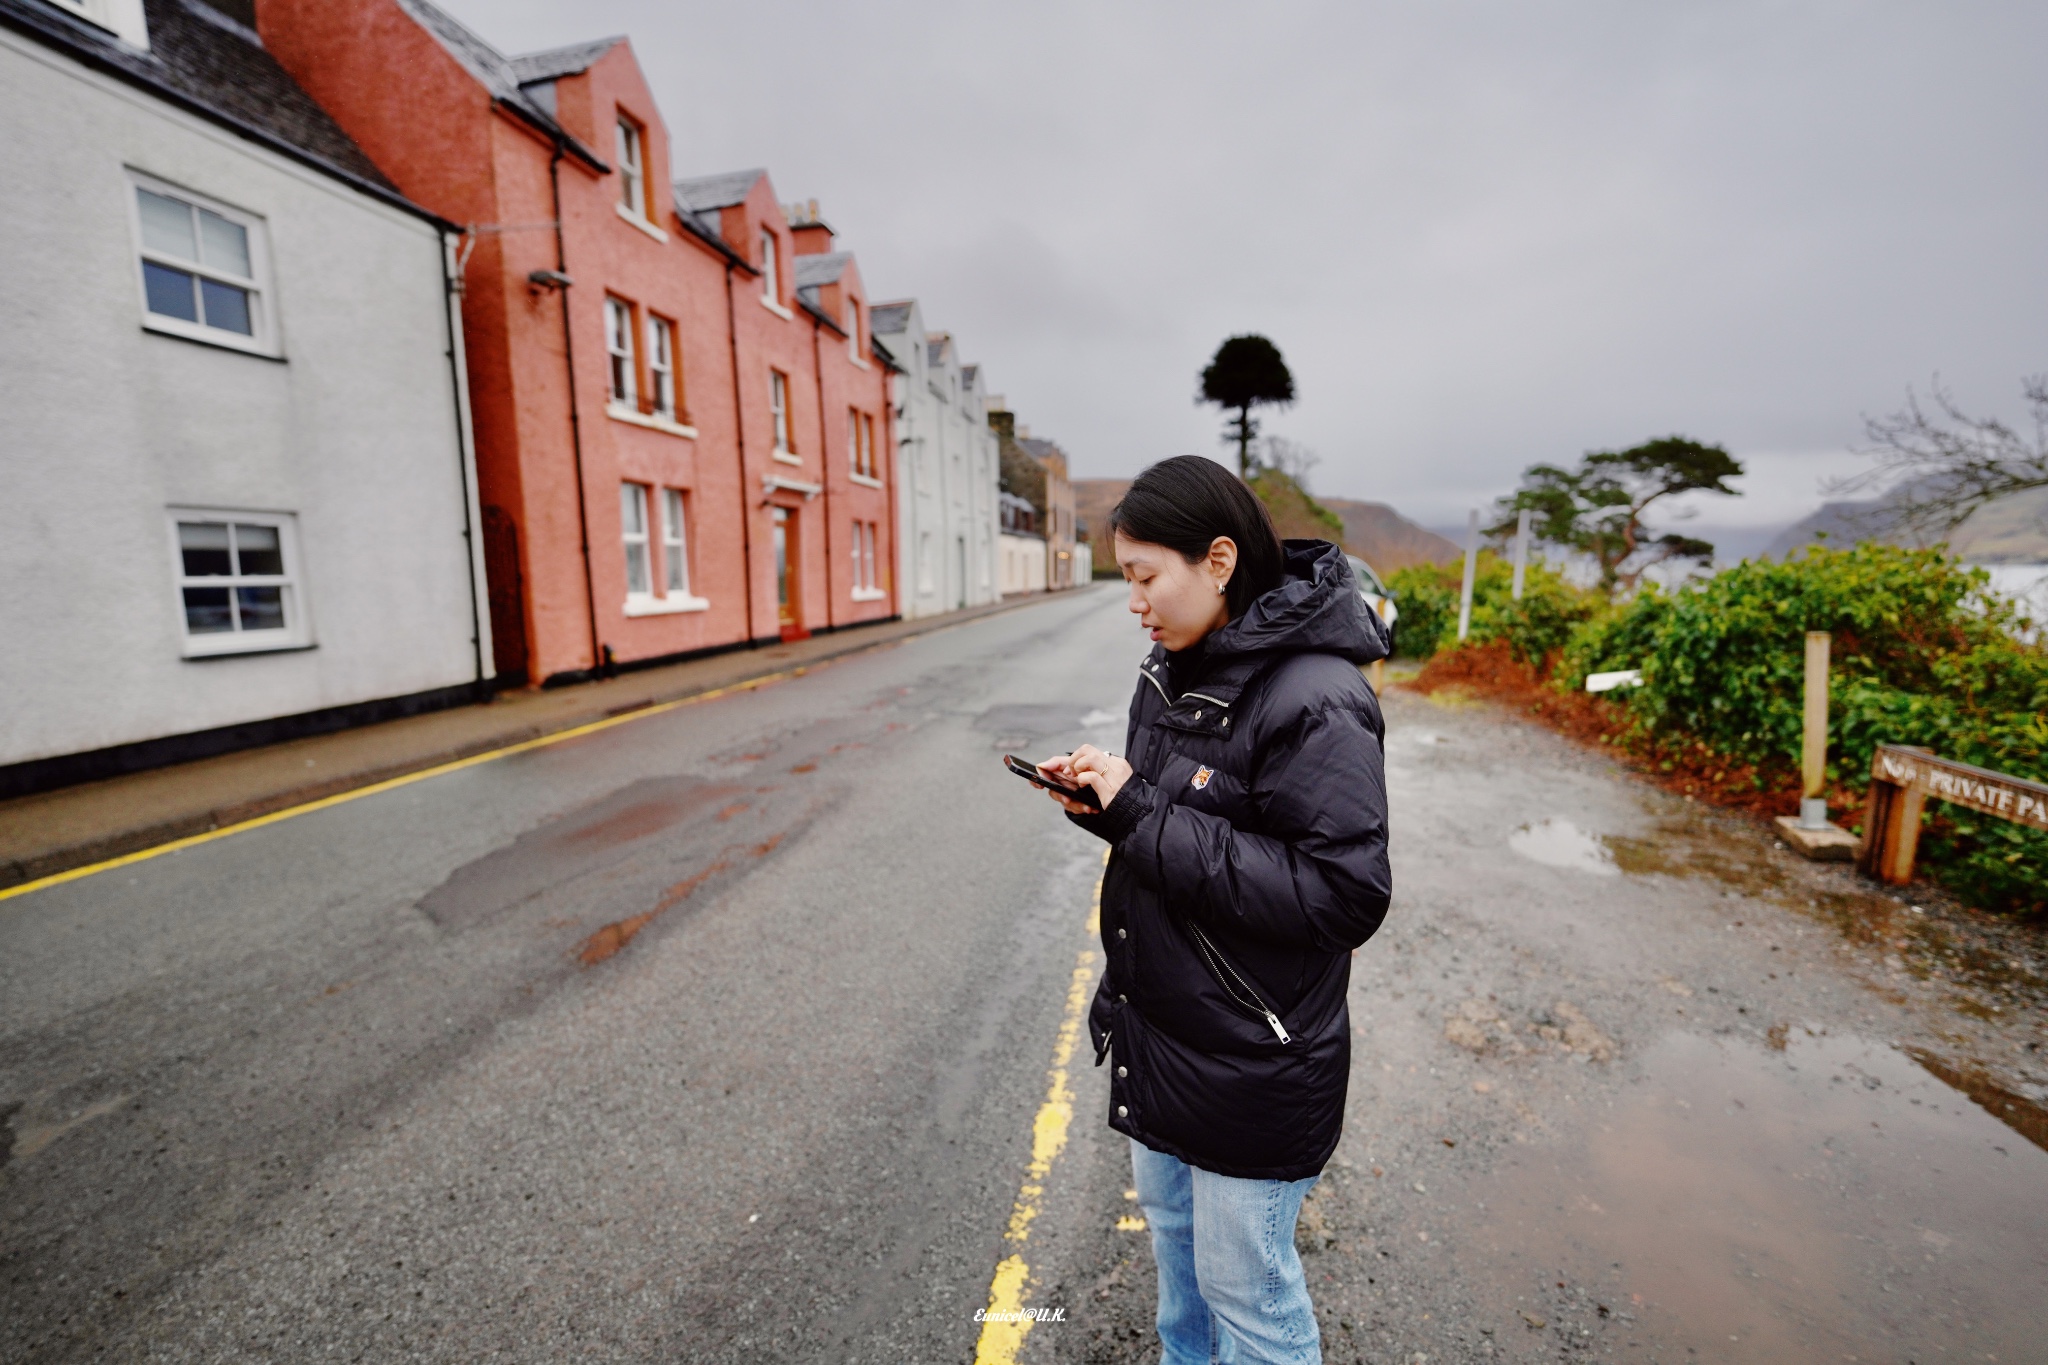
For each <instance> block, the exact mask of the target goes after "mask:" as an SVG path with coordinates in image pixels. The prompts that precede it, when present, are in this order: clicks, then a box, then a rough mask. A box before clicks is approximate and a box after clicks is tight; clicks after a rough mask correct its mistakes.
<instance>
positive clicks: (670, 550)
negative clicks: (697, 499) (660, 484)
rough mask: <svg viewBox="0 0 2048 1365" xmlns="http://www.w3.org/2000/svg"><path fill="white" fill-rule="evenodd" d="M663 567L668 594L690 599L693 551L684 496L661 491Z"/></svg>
mask: <svg viewBox="0 0 2048 1365" xmlns="http://www.w3.org/2000/svg"><path fill="white" fill-rule="evenodd" d="M661 565H662V581H663V585H664V590H665V591H666V592H667V593H668V595H669V596H671V597H688V596H689V595H690V547H689V544H688V542H687V541H686V540H685V539H684V531H683V493H682V490H681V489H679V488H664V489H662V490H661Z"/></svg>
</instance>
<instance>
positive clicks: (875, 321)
mask: <svg viewBox="0 0 2048 1365" xmlns="http://www.w3.org/2000/svg"><path fill="white" fill-rule="evenodd" d="M910 307H911V306H910V305H909V304H907V303H878V304H876V305H874V306H873V307H872V308H870V309H868V331H869V332H871V333H873V332H881V333H883V334H885V335H894V334H895V333H897V332H900V331H902V330H903V329H904V328H906V327H908V326H909V325H910ZM891 358H892V359H893V358H894V357H893V356H892V357H891Z"/></svg>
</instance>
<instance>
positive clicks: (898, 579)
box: [869, 314, 903, 617]
mask: <svg viewBox="0 0 2048 1365" xmlns="http://www.w3.org/2000/svg"><path fill="white" fill-rule="evenodd" d="M873 321H874V318H873V315H872V314H870V315H869V323H870V324H871V325H870V328H869V335H870V336H872V335H873V328H872V323H873ZM875 363H876V364H878V365H879V364H881V360H880V358H879V357H878V358H877V359H876V361H875ZM882 449H884V450H886V451H888V452H889V468H888V478H889V559H888V564H889V614H890V615H891V616H897V617H900V616H902V615H903V559H902V555H901V553H900V552H901V550H902V548H903V527H902V524H901V523H899V522H898V521H897V520H896V484H897V480H898V477H899V472H900V469H899V467H900V465H901V464H902V460H901V458H900V457H901V452H900V451H898V450H897V449H896V376H895V375H893V374H891V373H890V372H889V371H888V370H887V369H886V368H885V369H883V371H882Z"/></svg>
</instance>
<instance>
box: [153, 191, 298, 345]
mask: <svg viewBox="0 0 2048 1365" xmlns="http://www.w3.org/2000/svg"><path fill="white" fill-rule="evenodd" d="M127 180H128V230H129V234H130V236H131V238H132V239H133V241H134V243H135V289H136V302H137V303H139V304H140V305H141V309H142V326H143V330H144V331H149V332H160V333H162V334H164V335H166V336H175V337H183V338H185V339H186V340H188V341H202V342H205V343H206V344H207V345H209V346H222V347H225V348H227V349H228V350H231V351H244V352H247V353H248V354H250V355H261V356H271V357H277V356H281V355H282V354H283V348H282V346H281V345H280V339H279V333H278V325H277V312H276V307H275V302H276V300H275V290H274V289H273V288H272V286H271V268H270V241H269V236H268V234H267V233H266V232H265V231H264V220H263V218H262V217H261V216H260V215H258V214H254V213H250V212H248V211H247V210H244V209H238V208H235V207H234V206H233V205H230V204H224V203H222V202H221V201H220V200H218V199H214V198H212V197H211V196H209V195H204V194H200V193H198V192H196V191H193V190H188V189H186V188H185V187H183V186H182V185H176V184H173V183H172V182H170V181H168V180H160V179H158V178H157V177H155V176H153V175H149V174H147V173H145V172H143V171H138V170H135V169H134V168H132V167H130V168H129V170H128V175H127ZM140 190H148V191H149V192H150V193H151V194H160V195H162V196H164V197H165V198H166V199H176V200H178V201H179V202H180V203H184V204H188V205H190V206H192V207H193V208H195V209H205V210H207V211H208V212H209V213H216V214H219V215H220V216H221V217H222V218H225V219H227V220H228V221H229V222H230V223H233V224H235V225H236V226H237V227H239V228H241V229H242V231H243V232H244V233H245V234H246V235H247V237H248V242H249V270H250V274H249V275H248V276H247V277H246V278H245V277H243V276H239V275H235V274H232V273H230V272H228V271H225V270H221V269H218V268H215V267H211V266H207V265H202V264H200V263H199V262H197V261H187V260H182V259H180V258H178V257H176V256H172V255H170V254H168V253H166V252H161V251H154V250H151V249H150V248H149V247H148V246H146V245H144V243H143V239H142V200H141V199H140V197H139V196H138V194H137V192H138V191H140ZM195 230H196V222H195ZM145 261H154V262H156V263H158V264H160V265H163V266H166V267H168V268H170V269H173V270H181V271H184V272H185V273H186V274H188V275H196V276H199V277H200V278H202V279H212V280H218V281H219V282H221V283H222V284H227V285H231V286H232V287H234V288H236V289H241V290H245V291H247V293H248V295H249V326H250V329H251V332H252V335H250V336H243V335H242V334H241V333H240V332H231V331H228V330H226V329H225V328H221V327H208V326H207V325H206V324H205V323H203V322H187V321H186V320H185V319H183V318H174V317H170V316H167V315H165V314H163V313H152V312H150V311H149V283H148V281H147V279H146V278H145V277H144V274H143V263H144V262H145Z"/></svg>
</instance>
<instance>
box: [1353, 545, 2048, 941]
mask: <svg viewBox="0 0 2048 1365" xmlns="http://www.w3.org/2000/svg"><path fill="white" fill-rule="evenodd" d="M1462 576H1463V565H1462V564H1453V565H1446V566H1438V565H1416V566H1413V567H1410V568H1405V569H1399V570H1396V571H1395V572H1394V573H1393V574H1392V575H1390V576H1389V579H1388V586H1389V587H1391V588H1393V589H1394V591H1395V592H1396V593H1398V594H1399V597H1398V599H1397V600H1398V602H1399V604H1400V608H1401V616H1400V624H1399V630H1398V633H1397V646H1398V648H1399V650H1400V652H1401V653H1402V654H1404V655H1407V656H1410V657H1413V658H1423V659H1426V658H1428V657H1429V656H1430V655H1431V654H1434V653H1435V652H1436V651H1438V650H1439V649H1445V648H1450V647H1452V646H1454V645H1455V644H1456V642H1457V629H1458V591H1459V587H1460V584H1461V582H1462ZM1509 582H1510V571H1509V568H1508V565H1507V563H1506V562H1505V561H1504V560H1502V559H1500V558H1498V557H1497V556H1495V555H1493V554H1492V553H1490V552H1489V553H1482V554H1481V555H1480V557H1479V566H1478V574H1477V577H1476V578H1475V580H1474V584H1473V606H1472V631H1471V637H1470V638H1471V639H1472V640H1473V641H1474V642H1485V641H1489V640H1506V641H1508V643H1509V644H1510V646H1511V647H1512V649H1513V652H1514V653H1515V654H1516V655H1517V656H1519V657H1520V658H1521V659H1523V660H1524V661H1526V662H1528V663H1532V664H1535V665H1537V666H1538V667H1539V668H1544V669H1549V670H1550V676H1551V681H1552V683H1553V685H1555V686H1556V687H1558V688H1559V689H1561V690H1565V691H1577V690H1579V689H1581V688H1583V687H1584V686H1585V680H1586V675H1587V674H1588V673H1594V672H1603V671H1606V670H1610V669H1622V668H1640V669H1641V670H1642V671H1643V685H1642V686H1641V687H1638V688H1633V689H1628V690H1625V691H1619V692H1615V693H1611V694H1609V695H1610V697H1611V698H1612V699H1613V700H1614V701H1615V702H1617V703H1618V704H1619V705H1621V706H1623V707H1624V708H1626V711H1627V712H1628V713H1629V714H1630V715H1632V716H1633V717H1634V719H1635V722H1636V723H1637V724H1638V725H1640V726H1641V727H1642V730H1643V732H1644V733H1645V735H1647V736H1653V737H1655V738H1657V739H1666V738H1673V737H1684V738H1686V739H1689V740H1699V741H1702V742H1704V743H1705V744H1706V745H1707V746H1708V747H1709V748H1710V749H1712V750H1714V751H1715V752H1717V753H1720V754H1723V755H1726V756H1727V757H1729V758H1732V759H1736V760H1739V761H1741V762H1743V763H1748V764H1754V765H1757V766H1758V767H1760V768H1762V769H1763V770H1765V771H1766V772H1772V771H1776V772H1784V771H1786V770H1787V769H1791V768H1796V766H1797V764H1798V762H1799V749H1800V736H1801V717H1802V712H1803V706H1804V699H1803V689H1804V678H1805V637H1806V632H1807V631H1809V630H1825V631H1829V632H1831V633H1832V635H1833V637H1834V638H1833V641H1832V659H1831V668H1830V682H1829V694H1830V696H1829V708H1828V753H1829V757H1830V759H1831V760H1832V761H1831V762H1830V764H1829V766H1828V773H1829V777H1830V780H1831V782H1832V783H1833V784H1834V785H1835V786H1836V787H1837V789H1838V793H1845V794H1847V795H1849V796H1850V797H1851V798H1853V799H1859V800H1860V799H1861V795H1862V793H1863V791H1864V790H1865V789H1866V787H1867V785H1868V783H1869V776H1870V760H1871V755H1872V753H1873V752H1874V750H1875V749H1876V747H1877V746H1878V745H1879V744H1880V743H1887V742H1889V743H1893V744H1920V745H1925V746H1927V747H1928V748H1930V749H1932V750H1934V752H1936V753H1937V754H1940V755H1941V756H1942V757H1944V758H1952V759H1958V760H1960V761H1962V762H1964V763H1974V764H1977V765H1978V766H1980V767H1985V768H1992V769H1995V770H1997V771H1999V772H2004V773H2011V774H2013V775H2014V776H2017V777H2027V778H2032V779H2034V780H2036V781H2048V651H2044V650H2043V649H2041V648H2040V647H2038V646H2034V645H2029V644H2025V643H2022V642H2021V641H2020V640H2019V639H2018V638H2017V636H2016V634H2015V630H2016V628H2017V627H2018V626H2020V625H2021V624H2022V623H2021V622H2020V620H2019V619H2018V618H2017V616H2016V614H2015V613H2014V610H2013V608H2012V607H2011V606H2010V605H2008V604H2006V603H2005V602H2003V601H2002V600H2000V599H1997V598H1995V597H1993V596H1991V595H1990V593H1989V592H1988V585H1989V576H1988V575H1987V574H1985V573H1984V572H1983V570H1981V569H1972V568H1969V567H1967V566H1966V565H1963V564H1960V563H1958V562H1957V561H1955V560H1953V559H1950V558H1948V557H1947V556H1946V555H1945V554H1943V553H1941V552H1940V551H1936V550H1906V549H1899V548H1896V547H1893V546H1886V545H1877V544H1872V543H1865V544H1862V545H1858V546H1856V547H1855V548H1854V549H1846V550H1835V549H1827V548H1820V547H1816V548H1812V549H1809V550H1807V551H1806V552H1805V553H1803V554H1801V555H1800V556H1798V557H1797V558H1793V559H1788V560H1750V561H1746V562H1744V563H1742V564H1740V565H1737V566H1736V567H1734V568H1732V569H1728V570H1725V571H1723V572H1721V573H1719V574H1716V575H1715V576H1713V577H1712V578H1708V579H1704V580H1700V581H1697V582H1694V583H1690V584H1688V585H1686V586H1685V587H1683V588H1681V589H1679V590H1678V591H1676V592H1668V593H1667V592H1662V591H1659V590H1658V589H1656V588H1655V587H1649V588H1646V589H1644V590H1643V591H1642V592H1641V593H1640V594H1638V595H1637V596H1636V597H1635V598H1634V599H1633V600H1631V601H1629V602H1626V603H1622V604H1610V603H1608V602H1607V601H1606V599H1605V598H1604V597H1603V596H1602V595H1601V594H1599V593H1597V592H1589V591H1585V590H1582V589H1578V588H1574V587H1573V586H1572V585H1571V584H1570V583H1568V582H1566V581H1565V580H1564V579H1562V578H1560V577H1558V575H1556V574H1555V573H1553V572H1551V571H1550V570H1549V569H1548V568H1547V567H1545V566H1542V565H1531V566H1530V569H1529V577H1528V583H1527V591H1526V592H1525V594H1524V596H1523V598H1522V600H1521V601H1520V602H1514V601H1511V600H1510V598H1509ZM1559 651H1562V652H1561V654H1560V653H1559ZM1835 814H1836V816H1837V818H1841V819H1846V820H1849V821H1851V822H1853V821H1854V820H1855V819H1856V816H1857V814H1858V812H1857V811H1854V810H1837V811H1836V812H1835ZM1927 818H1928V824H1927V827H1926V830H1925V832H1924V833H1923V835H1922V838H1921V844H1920V848H1921V865H1922V867H1923V868H1924V869H1925V870H1926V872H1927V874H1928V875H1929V876H1931V877H1933V878H1935V879H1936V880H1938V881H1940V882H1942V883H1943V884H1945V885H1947V886H1950V887H1952V888H1954V889H1955V890H1956V891H1958V892H1959V893H1960V894H1962V895H1964V896H1965V897H1967V898H1969V899H1970V900H1971V901H1973V902H1974V903H1976V904H1978V905H1980V906H1983V907H1985V908H1998V909H2006V910H2017V911H2034V912H2039V911H2044V910H2048V834H2043V833H2041V832H2039V831H2036V830H2030V829H2024V828H2021V827H2020V826H2017V825H2014V824H2011V823H2009V822H2006V821H2003V820H1994V819H1990V818H1987V817H1983V816H1978V815H1976V814H1973V813H1972V812H1969V811H1965V810H1963V809H1961V808H1960V807H1956V806H1950V805H1946V804H1943V803H1939V802H1930V803H1929V805H1928V817H1927Z"/></svg>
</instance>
